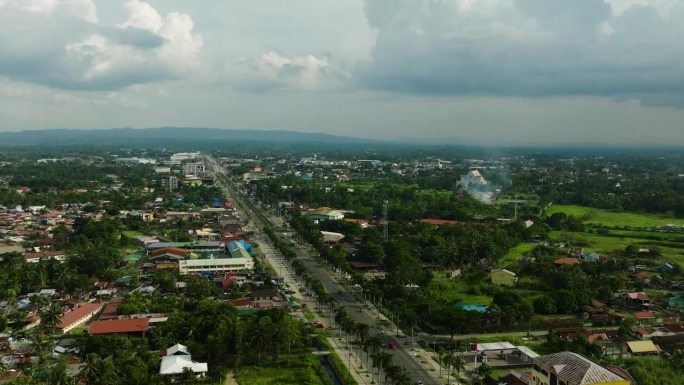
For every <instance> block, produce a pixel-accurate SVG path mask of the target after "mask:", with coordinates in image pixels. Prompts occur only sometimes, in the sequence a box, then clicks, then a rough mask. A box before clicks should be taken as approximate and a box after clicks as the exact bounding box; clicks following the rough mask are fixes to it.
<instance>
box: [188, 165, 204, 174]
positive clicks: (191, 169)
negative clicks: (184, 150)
mask: <svg viewBox="0 0 684 385" xmlns="http://www.w3.org/2000/svg"><path fill="white" fill-rule="evenodd" d="M206 171H207V169H206V166H205V165H204V163H185V164H183V173H184V174H185V175H199V174H204V173H205V172H206Z"/></svg>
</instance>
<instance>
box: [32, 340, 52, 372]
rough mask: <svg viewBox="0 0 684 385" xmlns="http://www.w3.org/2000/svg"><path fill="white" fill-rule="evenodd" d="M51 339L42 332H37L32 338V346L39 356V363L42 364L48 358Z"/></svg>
mask: <svg viewBox="0 0 684 385" xmlns="http://www.w3.org/2000/svg"><path fill="white" fill-rule="evenodd" d="M50 345H51V344H50V339H49V338H47V337H46V336H45V335H43V334H42V333H36V334H35V335H34V336H33V339H32V340H31V348H32V349H33V352H34V353H35V355H37V356H38V363H40V364H42V363H44V362H45V359H46V358H47V353H48V350H50Z"/></svg>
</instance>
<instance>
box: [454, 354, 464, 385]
mask: <svg viewBox="0 0 684 385" xmlns="http://www.w3.org/2000/svg"><path fill="white" fill-rule="evenodd" d="M463 369H465V360H464V359H463V356H461V355H460V354H459V355H455V356H453V357H452V358H451V370H455V371H456V379H457V380H456V383H457V384H458V383H460V382H461V371H462V370H463Z"/></svg>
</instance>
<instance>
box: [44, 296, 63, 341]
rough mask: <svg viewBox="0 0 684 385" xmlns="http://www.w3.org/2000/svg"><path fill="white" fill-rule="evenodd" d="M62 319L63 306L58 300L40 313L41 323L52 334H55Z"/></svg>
mask: <svg viewBox="0 0 684 385" xmlns="http://www.w3.org/2000/svg"><path fill="white" fill-rule="evenodd" d="M61 321H62V308H61V307H60V306H59V304H58V303H56V302H53V303H51V304H50V306H49V307H48V308H47V309H45V311H43V312H41V313H40V324H41V325H42V326H43V328H45V330H47V331H48V333H49V334H50V335H52V334H54V332H55V330H56V329H57V327H58V326H59V324H60V322H61Z"/></svg>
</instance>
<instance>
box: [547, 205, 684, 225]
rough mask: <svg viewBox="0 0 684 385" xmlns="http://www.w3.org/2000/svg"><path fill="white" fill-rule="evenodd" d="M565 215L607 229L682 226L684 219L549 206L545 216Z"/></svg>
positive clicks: (577, 207)
mask: <svg viewBox="0 0 684 385" xmlns="http://www.w3.org/2000/svg"><path fill="white" fill-rule="evenodd" d="M554 213H565V214H567V215H573V216H575V217H578V218H581V219H582V220H583V222H584V223H585V224H588V225H602V226H608V227H622V226H627V227H654V226H664V225H668V224H674V225H680V226H683V225H684V219H681V218H672V217H667V216H661V215H655V214H639V213H631V212H611V211H606V210H601V209H596V208H592V207H585V206H575V205H551V207H549V209H548V210H546V215H547V216H551V215H553V214H554Z"/></svg>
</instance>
